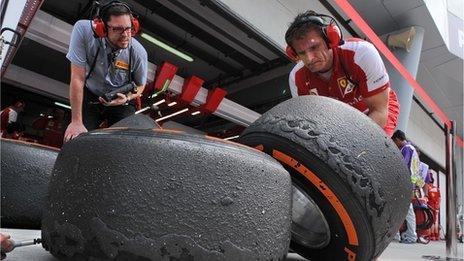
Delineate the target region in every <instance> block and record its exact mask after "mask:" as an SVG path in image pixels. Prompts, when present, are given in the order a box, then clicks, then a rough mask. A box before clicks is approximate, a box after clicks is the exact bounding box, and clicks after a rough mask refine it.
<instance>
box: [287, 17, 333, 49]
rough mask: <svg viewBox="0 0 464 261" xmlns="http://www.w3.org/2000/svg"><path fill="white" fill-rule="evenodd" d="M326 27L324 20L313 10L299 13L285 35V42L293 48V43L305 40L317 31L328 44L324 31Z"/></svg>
mask: <svg viewBox="0 0 464 261" xmlns="http://www.w3.org/2000/svg"><path fill="white" fill-rule="evenodd" d="M326 25H327V23H326V22H325V21H324V19H322V18H321V17H319V14H318V13H316V12H314V11H313V10H309V11H306V12H304V13H299V14H298V15H297V16H296V17H295V20H293V22H292V23H291V24H290V26H289V27H288V29H287V32H286V33H285V41H286V42H287V44H288V45H289V46H291V43H292V42H293V41H295V40H298V39H301V38H303V37H304V36H305V35H306V34H307V33H308V32H310V31H316V32H318V33H319V35H320V36H321V37H322V38H323V39H324V41H325V42H326V43H327V42H328V39H327V37H326V35H325V32H324V31H323V27H324V26H326Z"/></svg>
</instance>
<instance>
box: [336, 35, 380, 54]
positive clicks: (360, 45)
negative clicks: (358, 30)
mask: <svg viewBox="0 0 464 261" xmlns="http://www.w3.org/2000/svg"><path fill="white" fill-rule="evenodd" d="M339 49H340V51H341V53H342V54H345V53H350V52H351V53H353V54H355V56H360V55H364V54H369V53H371V52H372V51H375V50H376V49H375V46H374V45H373V44H372V43H370V42H368V41H365V40H362V39H359V38H350V39H347V40H345V41H344V43H343V44H342V45H340V47H339Z"/></svg>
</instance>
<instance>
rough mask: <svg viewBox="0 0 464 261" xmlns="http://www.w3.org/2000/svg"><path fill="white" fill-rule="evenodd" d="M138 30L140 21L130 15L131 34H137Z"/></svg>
mask: <svg viewBox="0 0 464 261" xmlns="http://www.w3.org/2000/svg"><path fill="white" fill-rule="evenodd" d="M139 31H140V22H139V20H138V19H137V18H135V17H132V36H134V35H136V34H138V33H139Z"/></svg>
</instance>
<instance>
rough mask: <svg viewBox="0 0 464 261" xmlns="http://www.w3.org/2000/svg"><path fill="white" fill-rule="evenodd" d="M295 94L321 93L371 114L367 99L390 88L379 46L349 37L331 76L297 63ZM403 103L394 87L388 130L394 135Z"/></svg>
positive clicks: (292, 74) (337, 54) (292, 75)
mask: <svg viewBox="0 0 464 261" xmlns="http://www.w3.org/2000/svg"><path fill="white" fill-rule="evenodd" d="M289 85H290V91H291V93H292V96H293V97H296V96H301V95H321V96H326V97H331V98H334V99H337V100H340V101H342V102H344V103H347V104H349V105H351V106H353V107H355V108H356V109H358V110H360V111H362V112H364V113H366V114H368V113H369V108H368V107H367V105H366V103H365V102H364V100H363V98H367V97H371V96H374V95H376V94H378V93H380V92H382V91H384V90H385V89H388V88H389V87H390V83H389V78H388V74H387V71H386V69H385V66H384V64H383V61H382V58H381V57H380V55H379V53H378V51H377V49H375V47H374V46H373V45H372V44H371V43H369V42H366V41H364V40H361V39H349V40H346V41H345V43H344V44H343V45H341V46H338V47H337V48H335V49H334V67H333V70H332V75H331V77H330V79H328V80H325V79H323V78H322V77H321V76H319V75H318V74H317V73H312V72H311V71H310V70H309V69H308V68H307V67H305V66H304V64H303V62H301V61H300V62H299V63H297V64H296V65H295V67H294V68H293V70H292V71H291V72H290V77H289ZM398 114H399V103H398V100H397V97H396V93H395V92H394V91H393V90H392V89H390V91H389V101H388V120H387V124H386V125H385V126H384V130H385V132H386V133H387V134H388V135H390V136H391V135H392V134H393V131H394V129H395V127H396V125H397V119H398Z"/></svg>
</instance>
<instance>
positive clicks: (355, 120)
mask: <svg viewBox="0 0 464 261" xmlns="http://www.w3.org/2000/svg"><path fill="white" fill-rule="evenodd" d="M239 142H241V143H243V144H246V145H249V146H252V147H255V148H257V149H259V150H262V151H264V152H266V153H268V154H269V155H272V156H273V157H274V158H275V159H277V160H278V161H280V162H281V163H282V165H283V166H284V167H285V168H286V169H287V170H288V171H289V173H290V175H291V176H292V182H293V210H292V241H291V244H290V248H291V249H292V250H293V251H295V252H297V253H299V254H300V255H302V256H304V257H306V258H309V259H310V260H371V259H372V258H374V257H376V256H378V255H380V253H382V251H383V250H384V249H385V247H386V246H387V245H388V244H389V242H390V241H391V240H392V238H393V237H394V235H395V233H396V232H397V231H398V228H399V227H400V225H401V223H402V222H403V220H404V218H405V216H406V213H407V210H408V205H409V203H410V194H411V183H410V180H409V172H408V169H407V168H406V166H405V164H404V162H403V159H402V156H401V154H400V152H399V150H398V148H397V147H396V146H395V144H394V143H393V141H392V140H391V139H390V138H389V137H387V136H386V135H385V134H384V132H383V130H382V129H381V128H379V127H378V126H377V125H376V124H375V123H374V122H373V121H372V120H370V119H369V118H368V117H367V116H365V115H364V114H362V113H361V112H359V111H357V110H356V109H354V108H352V107H351V106H348V105H346V104H344V103H342V102H339V101H336V100H333V99H330V98H325V97H319V96H317V97H313V96H302V97H298V98H294V99H291V100H288V101H286V102H284V103H281V104H279V105H277V106H276V107H274V108H272V109H271V110H269V111H268V112H266V113H264V114H263V115H262V116H261V117H260V118H259V119H258V120H257V121H255V122H254V123H253V124H251V125H250V126H249V127H248V128H247V129H246V130H245V131H244V133H243V134H242V136H241V137H240V139H239Z"/></svg>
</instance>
